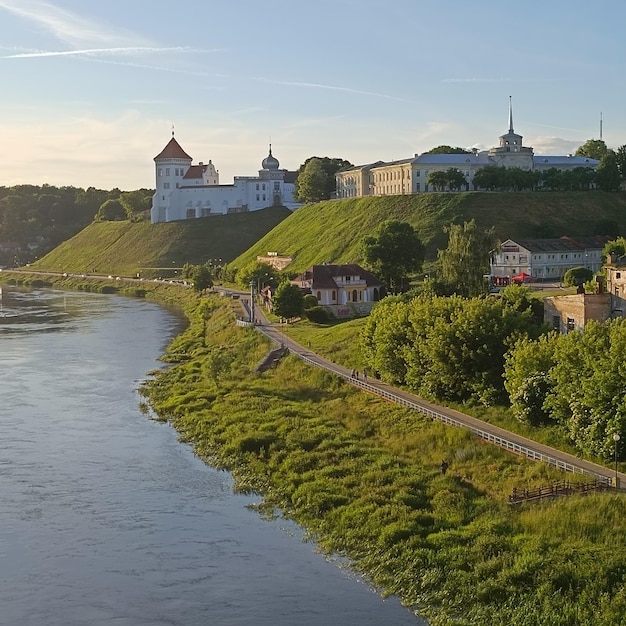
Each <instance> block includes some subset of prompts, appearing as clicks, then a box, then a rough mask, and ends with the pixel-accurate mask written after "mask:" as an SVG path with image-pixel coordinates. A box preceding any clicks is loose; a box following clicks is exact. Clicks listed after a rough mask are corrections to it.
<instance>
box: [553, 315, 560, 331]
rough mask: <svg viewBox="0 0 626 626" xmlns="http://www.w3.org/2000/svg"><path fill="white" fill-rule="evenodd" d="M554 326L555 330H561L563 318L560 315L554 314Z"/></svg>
mask: <svg viewBox="0 0 626 626" xmlns="http://www.w3.org/2000/svg"><path fill="white" fill-rule="evenodd" d="M552 328H554V330H561V318H560V317H559V316H558V315H553V316H552Z"/></svg>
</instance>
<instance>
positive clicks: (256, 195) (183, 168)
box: [150, 132, 301, 224]
mask: <svg viewBox="0 0 626 626" xmlns="http://www.w3.org/2000/svg"><path fill="white" fill-rule="evenodd" d="M154 163H155V177H156V185H155V187H156V191H155V193H154V196H153V197H152V209H151V211H150V218H151V222H152V223H153V224H155V223H157V222H173V221H175V220H188V219H193V218H196V217H207V216H210V215H221V214H224V213H239V212H245V211H258V210H259V209H264V208H267V207H270V206H285V207H287V208H288V209H292V210H293V209H296V208H298V207H299V206H301V205H300V204H299V203H297V202H296V201H295V199H294V195H293V194H294V183H295V180H296V176H297V172H290V171H287V170H284V169H280V164H279V162H278V159H276V158H275V157H274V156H273V155H272V146H271V145H270V148H269V154H268V156H266V157H265V158H264V159H263V161H262V163H261V168H262V169H261V170H259V175H258V176H235V179H234V182H233V184H232V185H220V182H219V172H218V170H217V169H216V168H215V165H214V164H213V163H212V161H210V160H209V162H208V163H203V162H202V161H200V162H199V163H198V164H197V165H192V164H191V163H192V158H191V157H190V156H189V155H188V154H187V153H186V152H185V151H184V150H183V149H182V148H181V146H180V144H179V143H178V142H177V141H176V139H175V138H174V133H173V132H172V138H171V139H170V140H169V142H168V144H167V145H166V146H165V148H163V150H162V151H161V152H160V153H159V154H158V155H157V156H155V157H154Z"/></svg>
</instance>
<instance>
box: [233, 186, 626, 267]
mask: <svg viewBox="0 0 626 626" xmlns="http://www.w3.org/2000/svg"><path fill="white" fill-rule="evenodd" d="M472 218H474V219H475V220H476V222H477V224H478V225H479V226H481V227H484V228H489V227H491V226H493V227H495V231H496V234H497V236H498V237H499V238H500V239H501V240H505V239H507V238H509V237H510V238H538V237H561V236H563V235H572V236H575V235H578V236H582V235H601V234H608V235H615V234H616V233H620V234H623V233H626V194H624V193H611V194H609V193H603V192H586V193H583V192H578V193H576V192H572V193H552V192H550V193H548V192H545V193H540V192H526V193H482V192H471V193H460V194H456V193H454V194H451V193H428V194H419V195H411V196H387V197H373V198H355V199H347V200H336V201H328V202H320V203H318V204H313V205H308V206H305V207H302V208H301V209H298V210H297V211H295V212H294V213H293V214H292V215H290V216H289V217H288V218H287V219H286V220H284V221H283V222H281V223H280V224H279V225H278V226H276V228H274V229H273V230H271V231H270V232H268V233H267V234H266V235H265V236H264V237H262V238H261V239H260V240H259V241H258V242H257V243H256V244H254V245H253V246H252V247H251V248H250V249H248V250H246V251H245V252H244V253H242V254H241V255H240V256H239V257H237V258H236V259H234V261H233V265H235V266H237V267H243V266H244V265H246V264H247V263H248V262H250V261H253V260H254V259H256V257H257V255H260V254H266V253H267V252H268V251H274V252H278V253H279V254H287V255H291V256H293V257H294V262H293V263H292V265H290V269H294V270H298V271H300V270H303V269H305V268H307V267H309V266H310V265H311V264H313V263H321V262H324V261H327V262H330V263H347V262H359V261H361V260H362V259H361V257H360V255H359V252H358V248H359V245H360V243H361V241H362V239H363V238H364V237H365V236H367V235H369V234H371V233H372V231H373V230H374V229H375V228H376V226H377V225H378V224H379V223H380V222H382V221H383V220H387V219H397V220H401V221H406V222H409V223H411V224H412V225H413V226H414V227H415V228H416V230H417V232H418V234H419V236H420V238H421V239H422V241H423V242H424V243H425V245H426V256H427V259H434V258H436V255H437V249H438V248H445V247H446V245H447V235H445V234H444V232H443V227H444V226H445V225H447V224H451V223H463V222H464V221H469V220H471V219H472Z"/></svg>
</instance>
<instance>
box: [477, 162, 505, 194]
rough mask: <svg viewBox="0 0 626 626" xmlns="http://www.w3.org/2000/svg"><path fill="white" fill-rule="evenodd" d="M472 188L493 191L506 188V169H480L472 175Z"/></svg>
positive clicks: (487, 167)
mask: <svg viewBox="0 0 626 626" xmlns="http://www.w3.org/2000/svg"><path fill="white" fill-rule="evenodd" d="M473 181H474V187H479V188H481V189H487V190H488V191H495V190H496V189H503V188H504V187H506V168H504V167H498V166H497V165H487V166H486V167H481V168H480V169H479V170H478V171H477V172H476V173H475V174H474V179H473Z"/></svg>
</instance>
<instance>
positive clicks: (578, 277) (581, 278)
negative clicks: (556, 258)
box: [563, 266, 593, 287]
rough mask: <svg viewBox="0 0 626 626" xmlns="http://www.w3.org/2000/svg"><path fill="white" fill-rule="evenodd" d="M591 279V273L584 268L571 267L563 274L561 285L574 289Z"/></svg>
mask: <svg viewBox="0 0 626 626" xmlns="http://www.w3.org/2000/svg"><path fill="white" fill-rule="evenodd" d="M592 278H593V272H592V271H591V270H589V269H587V268H586V267H582V266H581V267H572V268H570V269H568V270H567V272H565V276H563V283H564V284H565V285H566V286H567V287H575V286H578V285H583V284H584V283H586V282H589V281H590V280H591V279H592Z"/></svg>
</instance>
